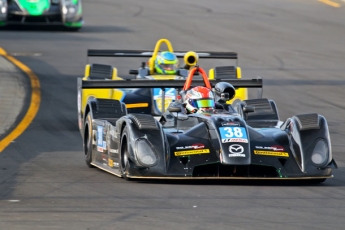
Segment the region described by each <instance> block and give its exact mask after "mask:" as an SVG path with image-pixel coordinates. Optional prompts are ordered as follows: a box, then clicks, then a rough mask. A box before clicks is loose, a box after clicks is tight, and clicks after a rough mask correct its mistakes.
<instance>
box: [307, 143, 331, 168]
mask: <svg viewBox="0 0 345 230" xmlns="http://www.w3.org/2000/svg"><path fill="white" fill-rule="evenodd" d="M328 159H329V148H328V144H327V142H326V140H324V139H323V138H319V139H317V140H316V142H315V146H314V149H313V152H312V155H311V161H312V162H313V164H314V165H316V166H319V167H322V166H325V165H326V164H327V163H328Z"/></svg>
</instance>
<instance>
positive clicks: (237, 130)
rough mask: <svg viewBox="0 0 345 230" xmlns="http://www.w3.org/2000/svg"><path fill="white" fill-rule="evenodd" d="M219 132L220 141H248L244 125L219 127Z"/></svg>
mask: <svg viewBox="0 0 345 230" xmlns="http://www.w3.org/2000/svg"><path fill="white" fill-rule="evenodd" d="M219 133H220V137H221V139H222V143H228V142H241V143H248V137H247V131H246V129H245V128H244V127H220V128H219Z"/></svg>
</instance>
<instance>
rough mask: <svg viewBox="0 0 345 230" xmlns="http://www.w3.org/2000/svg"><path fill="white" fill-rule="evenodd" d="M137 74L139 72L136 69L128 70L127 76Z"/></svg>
mask: <svg viewBox="0 0 345 230" xmlns="http://www.w3.org/2000/svg"><path fill="white" fill-rule="evenodd" d="M138 73H139V71H138V70H137V69H131V70H129V74H135V75H137V74H138Z"/></svg>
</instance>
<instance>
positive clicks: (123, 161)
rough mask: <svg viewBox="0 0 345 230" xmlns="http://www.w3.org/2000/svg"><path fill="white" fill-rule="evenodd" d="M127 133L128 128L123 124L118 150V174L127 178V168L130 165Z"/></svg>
mask: <svg viewBox="0 0 345 230" xmlns="http://www.w3.org/2000/svg"><path fill="white" fill-rule="evenodd" d="M128 140H129V135H128V130H127V127H126V126H125V127H124V129H123V132H122V135H121V151H120V161H119V162H120V164H119V169H120V174H121V176H122V177H123V178H124V179H126V180H129V178H128V176H127V175H128V169H129V166H130V161H129V159H128V155H129V154H128V149H129V141H128Z"/></svg>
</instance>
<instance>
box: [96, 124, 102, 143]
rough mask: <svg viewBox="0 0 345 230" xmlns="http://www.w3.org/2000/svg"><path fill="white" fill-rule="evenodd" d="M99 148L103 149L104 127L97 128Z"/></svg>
mask: <svg viewBox="0 0 345 230" xmlns="http://www.w3.org/2000/svg"><path fill="white" fill-rule="evenodd" d="M97 146H98V147H101V148H103V126H97Z"/></svg>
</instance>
